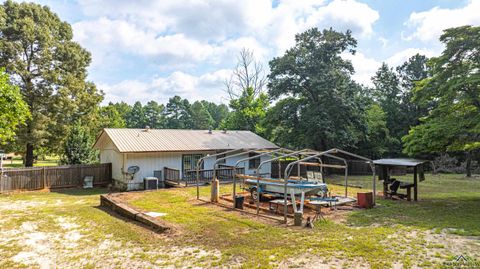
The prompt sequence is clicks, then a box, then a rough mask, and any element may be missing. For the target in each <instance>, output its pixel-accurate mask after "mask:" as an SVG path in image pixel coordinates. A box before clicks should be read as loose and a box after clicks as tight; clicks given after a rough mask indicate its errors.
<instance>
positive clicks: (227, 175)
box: [183, 166, 245, 185]
mask: <svg viewBox="0 0 480 269" xmlns="http://www.w3.org/2000/svg"><path fill="white" fill-rule="evenodd" d="M233 169H234V168H233V167H225V166H222V167H221V168H219V169H217V170H216V171H217V179H218V180H219V181H220V182H222V183H225V182H231V181H233V174H234V170H233ZM244 173H245V168H243V167H239V168H237V174H244ZM212 179H213V169H202V170H199V182H200V184H205V183H207V182H210V181H212ZM196 180H197V170H188V171H185V173H184V175H183V181H184V182H185V184H186V185H195V184H196Z"/></svg>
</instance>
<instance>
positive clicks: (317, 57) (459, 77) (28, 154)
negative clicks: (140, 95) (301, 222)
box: [0, 1, 480, 170]
mask: <svg viewBox="0 0 480 269" xmlns="http://www.w3.org/2000/svg"><path fill="white" fill-rule="evenodd" d="M0 9H2V12H1V13H0V16H2V20H1V22H0V33H1V35H0V65H1V67H2V68H4V69H3V71H2V76H3V77H4V79H3V80H0V82H1V84H2V85H1V86H2V92H3V91H5V93H8V95H7V94H3V95H2V96H0V102H1V106H2V107H1V108H2V112H3V111H4V110H5V111H7V112H6V114H3V113H2V116H1V117H2V118H0V123H1V124H2V126H1V127H2V129H1V131H0V139H1V140H2V144H4V146H3V147H5V148H7V149H8V150H13V151H17V152H22V153H23V154H24V155H25V164H26V165H27V166H31V165H32V163H33V156H34V155H35V153H37V154H38V153H39V152H48V153H55V154H59V155H61V156H63V157H64V161H65V162H85V160H87V159H88V161H92V160H93V159H94V158H95V155H94V154H89V153H88V151H89V150H90V148H89V147H90V146H91V143H92V141H93V139H94V137H95V136H96V135H98V133H99V131H101V130H102V129H103V128H145V127H147V126H148V127H150V128H170V129H208V128H213V129H229V130H232V129H236V130H250V131H253V132H255V133H257V134H259V135H261V136H263V137H265V138H267V139H270V140H272V141H273V142H275V143H277V144H278V145H280V146H284V147H289V148H306V147H308V148H313V149H317V150H324V149H328V148H332V147H338V148H343V149H346V150H350V151H353V152H356V153H359V154H363V155H366V156H369V157H371V158H379V157H386V156H390V157H396V156H406V155H409V156H417V157H427V158H432V157H434V156H436V155H438V154H442V153H445V152H449V153H451V154H456V155H457V156H459V157H460V158H461V159H462V160H465V161H466V162H467V170H469V169H470V167H471V165H472V161H474V160H475V159H478V149H479V148H480V136H479V134H480V111H479V109H480V86H479V85H480V71H479V70H480V66H479V65H480V52H479V51H480V27H474V26H463V27H457V28H451V29H447V30H445V31H444V33H443V35H442V36H441V37H440V41H441V42H442V43H443V44H444V45H445V49H444V51H443V52H442V54H441V55H440V56H438V57H433V58H430V59H428V58H427V57H425V56H423V55H419V54H416V55H412V57H411V58H409V59H408V60H407V61H406V62H405V63H403V64H401V65H400V66H396V67H391V66H388V65H387V64H385V63H383V64H382V65H381V66H380V67H379V69H378V71H377V72H376V73H375V75H374V76H373V77H372V85H373V86H365V85H361V84H359V83H357V82H356V81H355V80H354V79H353V78H352V76H353V75H354V73H355V70H354V68H353V66H352V63H351V62H350V61H349V60H347V59H345V57H343V55H345V54H355V52H356V47H357V40H355V38H354V37H353V36H352V34H351V32H350V31H345V32H339V31H335V30H334V29H325V30H320V29H317V28H312V29H309V30H307V31H305V32H303V33H299V34H297V35H296V36H295V45H294V46H293V47H291V48H290V49H288V50H287V51H285V53H284V54H283V55H281V56H279V57H275V58H274V59H272V60H271V61H270V62H269V66H268V67H269V68H268V70H265V68H264V67H263V66H262V65H261V64H260V63H259V62H257V61H256V60H255V58H254V57H253V52H252V51H249V50H246V49H243V50H242V51H241V52H240V53H239V55H238V58H237V61H238V64H237V65H236V66H235V67H234V69H233V73H232V76H231V78H230V79H228V80H227V81H225V90H226V96H228V97H229V98H230V100H229V103H228V105H224V104H215V103H213V102H209V101H206V100H203V101H195V102H191V101H189V100H188V99H183V98H182V97H180V96H174V97H172V98H170V99H169V101H168V102H167V103H166V104H161V103H157V102H156V101H155V100H152V101H149V102H147V103H145V104H142V103H140V102H135V103H134V104H133V105H129V104H127V103H125V102H120V103H109V104H108V105H104V106H102V105H101V102H102V100H103V93H102V92H101V90H99V89H97V88H96V86H95V84H94V83H92V82H90V81H88V80H87V71H86V69H87V67H88V65H89V64H90V61H91V57H90V53H88V52H87V51H86V50H85V49H83V48H82V47H81V46H80V45H79V44H77V43H76V42H74V41H73V40H72V37H73V33H72V29H71V26H70V25H69V24H68V23H66V22H63V21H61V20H60V19H59V18H58V16H57V15H56V14H54V13H53V12H51V11H50V9H49V8H48V7H45V6H40V5H37V4H32V3H15V2H13V1H6V2H5V3H3V5H1V6H0ZM25 18H28V19H25ZM267 71H268V72H267ZM3 89H5V90H3ZM6 89H8V90H6ZM7 104H8V105H9V106H13V107H14V108H15V109H6V108H7ZM6 115H8V116H6ZM80 145H83V146H80ZM72 147H73V149H72ZM79 156H84V157H79ZM72 160H73V161H72ZM82 160H83V161H82Z"/></svg>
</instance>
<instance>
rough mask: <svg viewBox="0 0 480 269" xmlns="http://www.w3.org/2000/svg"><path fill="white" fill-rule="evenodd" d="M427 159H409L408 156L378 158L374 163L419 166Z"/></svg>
mask: <svg viewBox="0 0 480 269" xmlns="http://www.w3.org/2000/svg"><path fill="white" fill-rule="evenodd" d="M426 162H428V161H426V160H419V159H408V158H395V159H378V160H375V161H373V163H374V164H379V165H394V166H417V165H419V164H422V163H426Z"/></svg>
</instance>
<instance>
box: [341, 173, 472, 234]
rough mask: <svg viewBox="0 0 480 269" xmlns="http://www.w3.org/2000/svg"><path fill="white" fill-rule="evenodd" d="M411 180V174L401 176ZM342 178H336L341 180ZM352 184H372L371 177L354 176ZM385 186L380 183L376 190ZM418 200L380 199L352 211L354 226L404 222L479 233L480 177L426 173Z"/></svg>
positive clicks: (433, 227) (460, 232) (458, 231)
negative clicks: (374, 205) (374, 204)
mask: <svg viewBox="0 0 480 269" xmlns="http://www.w3.org/2000/svg"><path fill="white" fill-rule="evenodd" d="M398 178H399V180H402V181H412V176H402V177H398ZM338 180H340V179H338V178H337V179H333V180H332V181H338ZM350 182H351V183H352V184H355V185H360V186H362V185H363V186H365V187H366V188H370V187H371V178H369V177H352V179H351V180H350ZM381 189H382V185H381V184H378V186H377V190H381ZM418 197H419V201H418V202H407V201H392V200H384V199H378V200H377V202H378V204H379V206H378V207H377V208H375V210H367V211H358V212H355V213H353V214H352V215H351V216H350V218H349V221H350V222H351V223H353V224H355V225H362V226H365V225H371V224H374V223H377V224H385V225H391V224H402V225H405V226H409V227H414V228H422V229H436V230H438V231H440V230H444V229H447V230H448V232H450V233H455V234H461V235H476V236H480V225H479V223H480V206H479V205H480V177H478V176H477V177H472V178H466V177H465V176H464V175H458V174H438V175H427V178H426V180H425V181H423V182H420V184H419V191H418Z"/></svg>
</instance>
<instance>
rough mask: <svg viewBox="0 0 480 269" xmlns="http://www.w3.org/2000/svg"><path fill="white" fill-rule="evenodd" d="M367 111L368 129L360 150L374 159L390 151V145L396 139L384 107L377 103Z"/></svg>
mask: <svg viewBox="0 0 480 269" xmlns="http://www.w3.org/2000/svg"><path fill="white" fill-rule="evenodd" d="M365 112H366V114H365V116H366V124H367V130H366V133H365V141H363V143H361V144H360V145H359V151H360V153H361V154H362V155H365V156H369V157H370V158H372V159H376V158H381V157H383V156H384V155H385V154H386V153H387V152H389V150H390V148H389V146H390V145H391V144H392V140H393V139H394V138H392V137H391V136H390V130H389V129H388V128H387V116H386V114H385V112H384V111H383V109H382V107H381V106H380V105H378V104H376V103H373V104H372V105H371V106H370V107H369V108H368V109H367V110H366V111H365Z"/></svg>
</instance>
